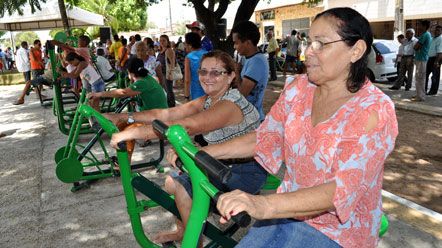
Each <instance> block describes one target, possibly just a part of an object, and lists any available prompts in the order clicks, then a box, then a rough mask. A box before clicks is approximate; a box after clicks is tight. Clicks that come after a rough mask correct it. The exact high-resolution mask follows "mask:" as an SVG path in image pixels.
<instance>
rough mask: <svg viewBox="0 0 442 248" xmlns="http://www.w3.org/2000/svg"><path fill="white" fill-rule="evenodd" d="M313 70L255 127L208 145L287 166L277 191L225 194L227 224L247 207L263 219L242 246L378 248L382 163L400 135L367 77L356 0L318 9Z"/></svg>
mask: <svg viewBox="0 0 442 248" xmlns="http://www.w3.org/2000/svg"><path fill="white" fill-rule="evenodd" d="M309 36H310V37H309V40H308V48H307V50H306V56H307V61H306V66H307V75H299V76H297V77H295V78H289V79H288V82H287V85H286V87H285V89H284V91H283V92H282V94H281V96H280V98H279V99H278V101H277V102H276V103H275V105H274V106H273V107H272V109H271V111H270V113H269V114H268V115H267V117H266V119H265V121H264V122H263V123H262V125H261V126H260V127H259V128H258V130H257V131H256V132H253V133H249V134H246V135H245V136H242V137H239V138H236V139H233V140H230V141H228V142H225V143H222V144H217V145H212V146H208V147H205V148H204V149H205V151H207V152H208V153H209V154H211V155H213V156H215V157H217V158H220V159H225V158H241V157H248V156H251V155H254V156H255V159H256V160H257V161H258V162H259V163H260V164H261V166H262V167H263V168H265V169H266V170H267V171H268V172H270V173H272V174H276V173H277V172H278V171H279V169H280V167H281V165H282V164H283V163H284V164H285V166H286V168H287V169H286V171H285V175H284V179H283V181H282V184H281V185H280V187H279V188H278V191H277V193H276V194H270V195H251V194H248V193H244V192H241V191H239V190H235V191H233V192H229V193H226V194H223V195H222V196H221V197H220V200H219V201H218V204H217V208H218V210H219V212H220V213H221V214H222V216H223V217H222V218H221V222H225V221H226V220H228V219H230V218H231V216H233V215H236V214H237V213H239V212H241V211H246V212H248V213H249V214H250V215H251V216H252V217H254V218H255V219H257V220H258V221H257V222H256V223H255V225H254V226H253V227H252V228H251V229H250V230H249V233H248V234H247V235H246V236H245V237H244V238H243V239H242V240H241V242H240V243H239V244H238V247H375V246H376V244H377V242H378V231H379V227H380V220H381V215H382V197H381V188H382V176H383V165H384V161H385V159H386V157H387V156H388V154H389V153H390V152H391V151H392V150H393V147H394V142H395V139H396V136H397V134H398V129H397V120H396V115H395V110H394V105H393V103H392V101H391V100H390V98H389V97H387V96H386V95H385V94H384V93H382V91H380V90H379V89H378V88H377V87H375V86H374V85H373V84H372V83H371V82H370V81H369V80H368V79H367V78H366V76H365V70H366V66H367V56H368V54H369V52H370V48H371V45H372V41H373V34H372V32H371V29H370V25H369V23H368V21H367V20H366V19H365V18H364V17H363V16H362V15H360V14H359V13H358V12H356V11H355V10H353V9H350V8H335V9H329V10H326V11H324V12H322V13H320V14H318V15H317V16H316V18H315V19H314V21H313V23H312V25H311V29H310V32H309Z"/></svg>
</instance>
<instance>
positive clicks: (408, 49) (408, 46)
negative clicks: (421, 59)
mask: <svg viewBox="0 0 442 248" xmlns="http://www.w3.org/2000/svg"><path fill="white" fill-rule="evenodd" d="M417 42H418V39H416V37H413V38H411V40H408V39H404V43H402V45H404V53H403V55H404V56H408V55H414V45H416V43H417Z"/></svg>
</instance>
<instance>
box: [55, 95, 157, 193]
mask: <svg viewBox="0 0 442 248" xmlns="http://www.w3.org/2000/svg"><path fill="white" fill-rule="evenodd" d="M84 94H85V93H84V92H83V93H82V97H84ZM130 100H131V99H126V100H125V101H124V102H122V103H121V106H120V107H119V108H118V109H117V110H118V112H121V111H122V110H123V109H124V108H125V107H126V105H128V103H130ZM88 108H90V107H89V106H87V105H86V104H83V105H80V107H79V109H78V111H76V113H75V116H74V120H73V127H72V128H71V129H70V132H69V136H68V140H67V144H66V146H63V147H60V148H59V149H58V150H57V152H56V153H55V156H54V159H55V162H56V164H57V166H56V170H55V172H56V175H57V177H58V179H59V180H60V181H62V182H65V183H74V185H73V187H72V188H71V191H72V192H75V191H78V190H80V189H83V188H88V187H89V184H90V182H93V181H96V180H98V179H102V178H107V177H113V176H119V172H118V171H116V170H115V161H113V159H112V157H111V156H110V155H109V153H108V152H107V149H106V146H105V144H104V142H103V140H102V138H101V135H102V134H103V132H104V130H103V128H102V129H100V130H97V131H95V135H94V136H93V137H92V139H91V141H89V143H88V144H87V145H81V144H79V143H78V138H79V136H80V134H81V132H82V131H83V130H84V129H83V128H82V126H83V121H82V120H86V117H89V116H90V115H88V114H86V115H85V114H82V111H81V109H88ZM83 112H84V111H83ZM85 113H86V112H85ZM93 116H94V117H96V118H97V116H99V118H104V117H103V116H102V115H101V114H98V112H95V113H94V115H93ZM97 142H98V144H99V147H100V149H101V151H103V154H104V158H102V157H99V156H98V155H95V154H94V153H93V152H92V151H91V148H92V147H93V146H94V145H95V144H96V143H97ZM159 147H160V153H159V156H158V158H157V159H152V160H150V161H149V162H146V163H139V164H135V165H132V167H131V168H132V169H139V168H148V167H152V166H153V167H155V168H156V169H157V171H158V172H163V171H164V169H163V168H162V167H161V166H160V162H161V161H162V160H163V157H164V141H163V140H160V142H159ZM77 149H78V150H80V149H82V150H81V152H78V150H77ZM83 160H84V161H83ZM103 166H105V167H107V168H103ZM86 168H88V169H89V170H88V171H87V172H86V171H85V169H86ZM91 168H93V169H91ZM80 181H84V182H81V183H80Z"/></svg>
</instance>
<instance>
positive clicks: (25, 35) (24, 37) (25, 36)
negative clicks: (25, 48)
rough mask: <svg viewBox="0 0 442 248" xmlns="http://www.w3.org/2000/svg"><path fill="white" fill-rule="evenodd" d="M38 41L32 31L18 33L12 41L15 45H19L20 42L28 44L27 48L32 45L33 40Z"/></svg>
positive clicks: (36, 35)
mask: <svg viewBox="0 0 442 248" xmlns="http://www.w3.org/2000/svg"><path fill="white" fill-rule="evenodd" d="M38 39H40V38H39V37H38V34H37V33H35V32H33V31H27V32H20V33H18V34H16V35H15V37H14V40H15V43H16V44H20V43H21V42H22V41H26V42H28V44H29V46H32V45H33V44H34V41H35V40H38Z"/></svg>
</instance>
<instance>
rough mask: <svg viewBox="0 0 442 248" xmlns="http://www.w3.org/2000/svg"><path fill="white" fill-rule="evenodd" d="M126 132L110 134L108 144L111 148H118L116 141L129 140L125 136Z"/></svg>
mask: <svg viewBox="0 0 442 248" xmlns="http://www.w3.org/2000/svg"><path fill="white" fill-rule="evenodd" d="M126 133H127V131H123V132H119V133H114V134H112V138H111V141H110V145H111V146H112V147H113V148H115V149H118V143H120V142H121V141H127V140H130V139H128V138H126Z"/></svg>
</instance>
